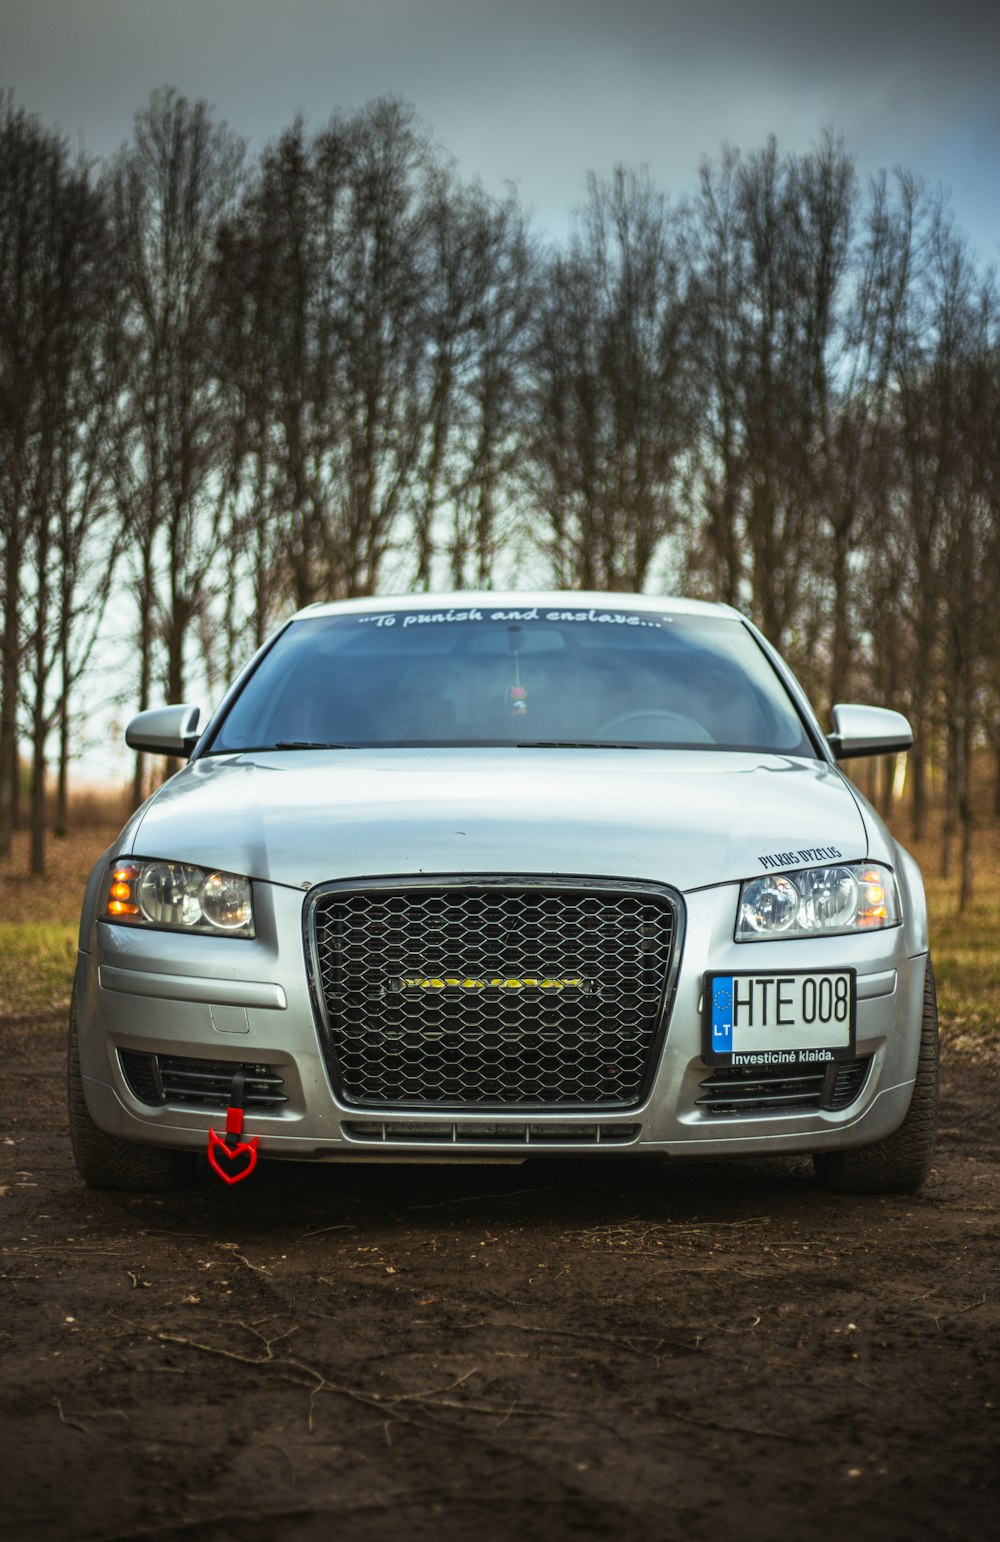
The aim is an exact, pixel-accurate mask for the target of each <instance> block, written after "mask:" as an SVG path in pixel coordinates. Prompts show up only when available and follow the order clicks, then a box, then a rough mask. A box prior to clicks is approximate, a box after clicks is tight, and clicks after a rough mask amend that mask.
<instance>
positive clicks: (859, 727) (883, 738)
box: [826, 703, 913, 760]
mask: <svg viewBox="0 0 1000 1542" xmlns="http://www.w3.org/2000/svg"><path fill="white" fill-rule="evenodd" d="M832 715H833V730H834V731H833V733H832V734H828V735H827V741H826V742H827V743H828V744H829V746H830V748H831V750H832V751H833V753H834V755H835V756H836V758H837V759H838V760H851V759H852V758H853V757H854V756H857V755H898V754H900V753H901V752H902V751H903V750H908V749H909V748H910V745H911V744H912V743H913V729H912V728H911V727H910V724H909V720H908V719H907V718H905V717H904V716H903V714H902V713H901V712H893V711H892V709H891V708H890V707H860V706H855V705H854V704H853V703H847V704H844V703H842V704H840V705H839V706H836V707H834V709H833V714H832Z"/></svg>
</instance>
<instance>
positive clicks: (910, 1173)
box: [813, 957, 939, 1194]
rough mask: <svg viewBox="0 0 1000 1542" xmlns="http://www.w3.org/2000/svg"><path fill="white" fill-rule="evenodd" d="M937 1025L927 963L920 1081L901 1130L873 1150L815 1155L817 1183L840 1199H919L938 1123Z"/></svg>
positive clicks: (918, 1068)
mask: <svg viewBox="0 0 1000 1542" xmlns="http://www.w3.org/2000/svg"><path fill="white" fill-rule="evenodd" d="M938 1082H939V1052H938V1020H937V992H936V991H935V989H934V970H933V968H932V967H931V961H930V958H929V957H928V959H927V973H926V975H925V977H924V1015H923V1023H922V1026H921V1032H920V1053H919V1055H918V1057H917V1076H916V1080H915V1082H914V1084H913V1096H912V1097H911V1099H910V1106H909V1108H908V1109H907V1111H906V1118H905V1119H904V1120H903V1122H902V1124H901V1125H900V1127H899V1129H898V1130H894V1131H893V1132H892V1134H891V1135H886V1136H885V1137H884V1139H882V1140H877V1141H874V1142H873V1143H872V1145H870V1146H857V1147H855V1148H854V1149H853V1150H850V1151H822V1152H816V1154H815V1155H814V1156H813V1162H814V1164H815V1167H816V1177H817V1178H818V1180H819V1182H820V1183H821V1184H822V1186H823V1188H825V1189H834V1190H837V1191H838V1192H840V1193H842V1194H915V1193H916V1192H917V1190H918V1189H919V1188H920V1187H921V1186H922V1184H923V1183H924V1181H925V1180H926V1178H927V1175H928V1173H929V1172H930V1170H931V1162H932V1160H933V1157H934V1146H935V1143H936V1141H937V1121H938Z"/></svg>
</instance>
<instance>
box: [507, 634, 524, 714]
mask: <svg viewBox="0 0 1000 1542" xmlns="http://www.w3.org/2000/svg"><path fill="white" fill-rule="evenodd" d="M520 634H521V628H520V627H519V626H509V627H508V628H507V647H508V648H509V649H510V652H511V653H512V654H513V655H514V684H513V685H512V686H511V688H510V690H509V691H508V692H507V710H508V711H509V713H510V715H511V717H526V716H527V712H528V693H527V691H526V690H525V689H524V686H523V685H522V684H521V635H520Z"/></svg>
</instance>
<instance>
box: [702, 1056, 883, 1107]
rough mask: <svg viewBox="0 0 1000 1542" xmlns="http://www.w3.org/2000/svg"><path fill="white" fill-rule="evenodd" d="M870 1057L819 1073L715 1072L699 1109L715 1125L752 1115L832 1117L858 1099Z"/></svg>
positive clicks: (777, 1070) (718, 1069)
mask: <svg viewBox="0 0 1000 1542" xmlns="http://www.w3.org/2000/svg"><path fill="white" fill-rule="evenodd" d="M870 1064H871V1056H870V1055H861V1056H859V1058H858V1059H856V1060H838V1061H836V1062H832V1063H831V1064H830V1065H828V1066H826V1067H821V1068H818V1069H813V1068H812V1067H810V1068H809V1069H802V1068H798V1067H792V1068H789V1067H785V1066H781V1067H768V1066H765V1067H764V1068H763V1069H758V1068H757V1067H756V1066H716V1067H715V1068H714V1069H713V1071H712V1073H711V1075H710V1076H706V1077H705V1079H704V1081H703V1082H702V1083H701V1092H702V1096H701V1097H700V1098H699V1099H698V1100H697V1106H698V1107H699V1108H701V1109H704V1111H705V1113H706V1114H709V1115H710V1116H711V1117H713V1118H716V1119H744V1118H746V1117H747V1116H748V1115H750V1114H785V1113H803V1112H807V1111H808V1110H810V1109H823V1110H826V1111H827V1112H833V1111H834V1110H836V1109H841V1108H847V1107H848V1106H849V1105H850V1104H851V1103H853V1102H854V1100H855V1099H856V1098H857V1097H859V1096H860V1093H861V1089H862V1087H863V1086H864V1084H865V1078H866V1077H867V1075H868V1067H869V1065H870Z"/></svg>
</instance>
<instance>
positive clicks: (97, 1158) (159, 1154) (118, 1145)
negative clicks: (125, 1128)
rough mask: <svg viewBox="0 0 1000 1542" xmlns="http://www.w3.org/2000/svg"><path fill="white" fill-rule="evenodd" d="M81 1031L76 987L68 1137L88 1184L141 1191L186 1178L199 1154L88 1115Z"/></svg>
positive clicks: (68, 1083)
mask: <svg viewBox="0 0 1000 1542" xmlns="http://www.w3.org/2000/svg"><path fill="white" fill-rule="evenodd" d="M79 1035H80V1030H79V1020H78V1013H77V1004H76V991H75V989H74V991H73V999H72V1001H71V1002H70V1009H69V1032H68V1035H67V1053H66V1102H67V1108H68V1112H69V1137H70V1143H71V1145H72V1147H73V1159H74V1161H75V1162H76V1167H77V1171H78V1172H79V1174H80V1177H81V1178H82V1179H83V1181H84V1183H85V1184H86V1185H87V1187H88V1188H91V1189H117V1190H119V1191H120V1192H125V1193H133V1194H135V1193H142V1192H144V1191H145V1192H148V1191H161V1192H162V1191H163V1190H164V1189H175V1188H179V1187H180V1186H181V1184H183V1183H186V1182H188V1181H190V1179H191V1177H192V1176H193V1175H194V1171H195V1169H196V1167H197V1157H193V1156H192V1155H191V1154H190V1153H188V1152H185V1151H164V1150H162V1149H160V1148H159V1147H157V1146H144V1145H140V1144H139V1143H138V1142H136V1141H131V1140H123V1139H122V1138H121V1136H118V1135H108V1134H107V1132H106V1131H104V1130H102V1129H101V1128H100V1127H99V1126H98V1125H96V1124H95V1123H94V1121H93V1119H92V1118H91V1116H90V1110H89V1109H88V1107H87V1100H86V1097H85V1096H84V1091H83V1076H82V1075H81V1072H80V1036H79Z"/></svg>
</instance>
